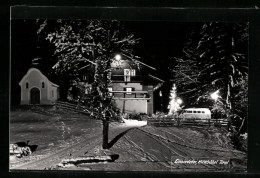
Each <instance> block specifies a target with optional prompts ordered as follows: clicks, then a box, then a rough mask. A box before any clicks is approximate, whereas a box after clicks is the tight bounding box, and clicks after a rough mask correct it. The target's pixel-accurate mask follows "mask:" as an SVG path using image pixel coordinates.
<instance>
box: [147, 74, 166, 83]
mask: <svg viewBox="0 0 260 178" xmlns="http://www.w3.org/2000/svg"><path fill="white" fill-rule="evenodd" d="M149 77H150V78H152V79H154V80H157V81H159V82H164V80H162V79H159V78H158V77H155V76H153V75H151V74H149Z"/></svg>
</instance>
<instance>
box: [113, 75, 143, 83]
mask: <svg viewBox="0 0 260 178" xmlns="http://www.w3.org/2000/svg"><path fill="white" fill-rule="evenodd" d="M111 80H112V81H113V82H141V81H142V76H141V75H135V76H125V75H111Z"/></svg>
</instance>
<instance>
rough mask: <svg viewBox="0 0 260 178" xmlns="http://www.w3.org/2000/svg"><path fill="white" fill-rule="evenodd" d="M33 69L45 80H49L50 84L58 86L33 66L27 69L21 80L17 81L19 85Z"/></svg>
mask: <svg viewBox="0 0 260 178" xmlns="http://www.w3.org/2000/svg"><path fill="white" fill-rule="evenodd" d="M33 71H36V72H38V73H39V74H40V75H41V77H42V78H44V79H45V80H47V81H49V82H50V84H51V85H52V86H54V87H59V85H56V84H54V83H52V82H51V81H50V80H49V79H48V78H47V77H46V76H45V75H43V73H42V72H41V71H40V70H39V69H36V68H34V67H32V68H30V69H29V70H28V71H27V73H26V74H25V75H24V76H23V78H22V79H21V81H20V82H19V85H20V86H21V84H22V82H23V81H24V80H25V79H26V78H27V77H28V76H29V74H30V73H31V72H33Z"/></svg>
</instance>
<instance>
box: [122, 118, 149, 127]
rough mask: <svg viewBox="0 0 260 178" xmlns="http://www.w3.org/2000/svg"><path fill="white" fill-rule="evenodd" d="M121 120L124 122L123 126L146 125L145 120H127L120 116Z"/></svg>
mask: <svg viewBox="0 0 260 178" xmlns="http://www.w3.org/2000/svg"><path fill="white" fill-rule="evenodd" d="M122 120H123V121H124V123H125V126H136V127H142V126H145V125H147V121H138V120H127V119H124V118H122Z"/></svg>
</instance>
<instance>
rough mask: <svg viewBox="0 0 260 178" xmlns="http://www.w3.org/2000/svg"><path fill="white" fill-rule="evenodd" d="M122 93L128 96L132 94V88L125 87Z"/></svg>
mask: <svg viewBox="0 0 260 178" xmlns="http://www.w3.org/2000/svg"><path fill="white" fill-rule="evenodd" d="M124 91H126V94H128V95H130V94H132V91H134V88H130V87H127V88H124ZM128 92H129V93H128Z"/></svg>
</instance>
